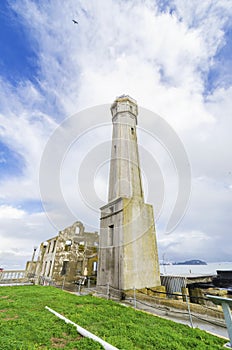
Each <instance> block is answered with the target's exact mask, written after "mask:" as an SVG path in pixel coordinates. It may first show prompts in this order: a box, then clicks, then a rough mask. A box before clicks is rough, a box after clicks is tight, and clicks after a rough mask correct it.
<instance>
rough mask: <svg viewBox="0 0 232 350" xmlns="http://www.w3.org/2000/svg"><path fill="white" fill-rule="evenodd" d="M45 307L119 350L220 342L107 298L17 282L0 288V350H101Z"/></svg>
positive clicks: (169, 349)
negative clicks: (18, 284) (12, 285)
mask: <svg viewBox="0 0 232 350" xmlns="http://www.w3.org/2000/svg"><path fill="white" fill-rule="evenodd" d="M46 305H47V306H49V307H50V308H52V309H54V310H56V311H57V312H59V313H61V314H63V315H64V316H65V317H67V318H69V319H70V320H72V321H73V322H75V323H77V324H79V325H80V326H81V327H84V328H86V329H87V330H88V331H90V332H92V333H94V334H95V335H97V336H99V337H101V338H102V339H104V340H105V341H107V342H108V343H110V344H112V345H114V346H115V347H118V348H119V349H124V350H136V349H146V350H150V349H155V350H164V349H165V350H174V349H175V350H188V349H193V348H194V349H195V350H217V349H222V345H223V344H224V343H225V341H224V340H222V339H220V338H217V337H214V336H212V335H210V334H208V333H206V332H203V331H200V330H198V329H191V328H189V327H188V326H185V325H181V324H177V323H175V322H172V321H168V320H164V319H161V318H158V317H155V316H153V315H149V314H146V313H143V312H140V311H136V310H134V309H132V308H125V307H123V306H121V305H120V304H117V303H115V302H113V301H110V300H104V299H100V298H96V297H93V296H76V295H73V294H70V293H67V292H64V291H61V290H58V289H56V288H53V287H40V286H24V287H22V286H18V287H1V288H0V329H1V338H0V349H1V350H34V349H37V350H46V349H72V350H75V349H78V350H90V349H91V350H93V349H94V350H98V349H103V347H102V346H101V345H100V344H99V343H96V342H94V341H93V340H91V339H88V338H84V337H82V336H80V335H79V334H78V333H77V331H76V328H75V327H74V326H72V325H70V324H66V323H65V322H64V321H62V320H60V319H58V318H56V317H55V316H54V315H53V314H51V313H49V312H48V311H47V310H46V309H45V306H46Z"/></svg>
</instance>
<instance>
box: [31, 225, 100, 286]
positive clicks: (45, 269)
mask: <svg viewBox="0 0 232 350" xmlns="http://www.w3.org/2000/svg"><path fill="white" fill-rule="evenodd" d="M98 241H99V236H98V233H97V232H93V233H92V232H85V228H84V226H83V224H82V223H81V222H79V221H78V222H75V223H74V224H73V225H72V226H70V227H67V228H65V229H64V230H62V231H60V232H59V233H58V235H57V236H56V237H53V238H50V239H48V240H47V241H45V242H43V243H41V244H40V250H39V256H38V260H37V262H33V264H31V263H29V264H28V265H27V271H29V272H30V273H32V272H33V274H34V276H35V282H36V283H38V284H50V283H54V284H55V285H57V286H61V285H63V284H65V286H66V287H70V288H71V289H72V288H74V287H75V283H78V282H80V281H84V280H85V279H87V277H91V279H92V281H93V280H94V278H96V273H97V249H98ZM32 270H33V271H32Z"/></svg>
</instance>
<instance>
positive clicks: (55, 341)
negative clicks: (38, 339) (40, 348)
mask: <svg viewBox="0 0 232 350" xmlns="http://www.w3.org/2000/svg"><path fill="white" fill-rule="evenodd" d="M51 342H52V347H53V348H55V349H58V348H60V349H62V348H64V347H65V345H66V344H67V342H68V341H67V340H66V339H64V338H51Z"/></svg>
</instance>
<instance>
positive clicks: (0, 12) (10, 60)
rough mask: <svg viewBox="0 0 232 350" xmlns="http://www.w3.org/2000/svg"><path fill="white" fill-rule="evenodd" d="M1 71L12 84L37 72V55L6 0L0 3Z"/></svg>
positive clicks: (29, 77)
mask: <svg viewBox="0 0 232 350" xmlns="http://www.w3.org/2000/svg"><path fill="white" fill-rule="evenodd" d="M0 23H1V30H0V73H1V76H3V77H5V78H6V79H7V80H9V81H10V82H11V83H12V84H14V85H16V84H17V82H18V81H20V80H23V79H29V80H32V81H33V82H34V81H35V79H34V77H35V75H36V74H37V71H38V66H37V56H36V54H35V46H34V45H35V43H33V46H34V49H32V46H31V44H30V41H29V38H28V36H27V33H26V31H25V28H24V27H23V25H22V23H21V21H20V20H19V17H18V15H17V14H16V13H15V12H13V11H12V9H11V8H10V6H9V5H8V4H7V2H6V1H1V3H0Z"/></svg>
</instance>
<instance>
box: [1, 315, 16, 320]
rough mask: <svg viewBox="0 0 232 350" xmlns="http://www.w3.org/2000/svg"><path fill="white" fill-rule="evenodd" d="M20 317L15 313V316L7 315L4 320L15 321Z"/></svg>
mask: <svg viewBox="0 0 232 350" xmlns="http://www.w3.org/2000/svg"><path fill="white" fill-rule="evenodd" d="M17 318H18V315H15V316H14V317H5V318H4V319H3V320H4V321H13V320H16V319H17Z"/></svg>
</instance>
